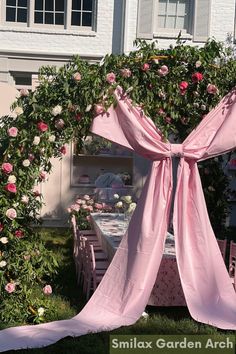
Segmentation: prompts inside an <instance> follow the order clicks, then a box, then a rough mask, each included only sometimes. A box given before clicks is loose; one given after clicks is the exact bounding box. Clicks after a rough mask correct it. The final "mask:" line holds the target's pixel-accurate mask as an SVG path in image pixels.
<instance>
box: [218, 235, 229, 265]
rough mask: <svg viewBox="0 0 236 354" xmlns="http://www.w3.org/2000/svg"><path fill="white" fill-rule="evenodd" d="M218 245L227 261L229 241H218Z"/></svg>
mask: <svg viewBox="0 0 236 354" xmlns="http://www.w3.org/2000/svg"><path fill="white" fill-rule="evenodd" d="M217 243H218V246H219V249H220V252H221V254H222V257H223V259H224V260H225V255H226V247H227V239H224V240H218V239H217Z"/></svg>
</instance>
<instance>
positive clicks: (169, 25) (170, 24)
mask: <svg viewBox="0 0 236 354" xmlns="http://www.w3.org/2000/svg"><path fill="white" fill-rule="evenodd" d="M175 19H176V17H175V16H168V17H167V19H166V27H167V28H175Z"/></svg>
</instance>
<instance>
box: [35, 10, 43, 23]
mask: <svg viewBox="0 0 236 354" xmlns="http://www.w3.org/2000/svg"><path fill="white" fill-rule="evenodd" d="M34 23H43V13H42V12H35V13H34Z"/></svg>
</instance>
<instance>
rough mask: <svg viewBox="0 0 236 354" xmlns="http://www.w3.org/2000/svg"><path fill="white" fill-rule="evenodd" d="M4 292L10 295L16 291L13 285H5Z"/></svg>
mask: <svg viewBox="0 0 236 354" xmlns="http://www.w3.org/2000/svg"><path fill="white" fill-rule="evenodd" d="M5 290H6V291H7V292H8V293H9V294H11V293H13V292H14V291H15V290H16V284H15V283H7V285H6V286H5Z"/></svg>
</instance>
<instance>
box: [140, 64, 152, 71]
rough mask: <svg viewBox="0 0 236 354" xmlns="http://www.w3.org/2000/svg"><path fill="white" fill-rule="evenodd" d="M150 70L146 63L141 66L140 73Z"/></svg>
mask: <svg viewBox="0 0 236 354" xmlns="http://www.w3.org/2000/svg"><path fill="white" fill-rule="evenodd" d="M149 69H150V65H149V64H148V63H145V64H143V65H142V66H141V70H142V71H148V70H149Z"/></svg>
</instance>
